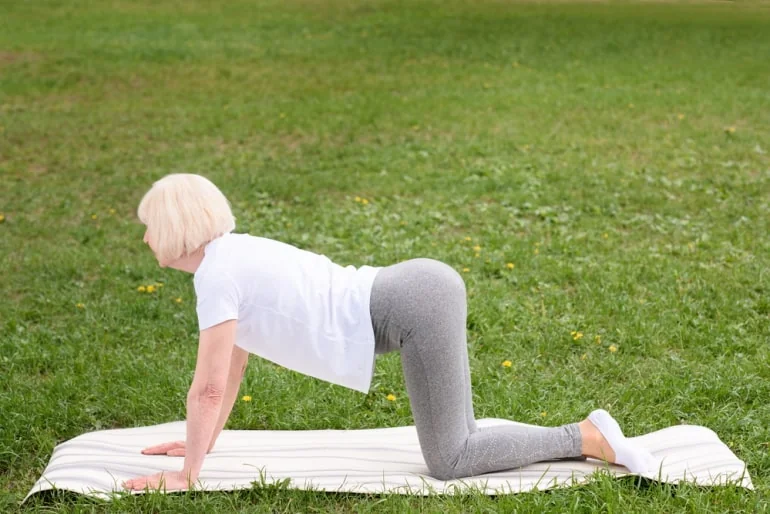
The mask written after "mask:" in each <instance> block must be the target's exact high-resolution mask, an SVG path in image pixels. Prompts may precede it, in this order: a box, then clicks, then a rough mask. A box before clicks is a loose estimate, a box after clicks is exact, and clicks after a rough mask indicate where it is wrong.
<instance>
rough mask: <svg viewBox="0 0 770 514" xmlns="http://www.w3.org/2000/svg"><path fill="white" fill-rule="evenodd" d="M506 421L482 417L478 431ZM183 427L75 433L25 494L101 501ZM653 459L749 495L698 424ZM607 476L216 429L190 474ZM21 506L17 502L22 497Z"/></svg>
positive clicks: (268, 477)
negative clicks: (430, 465)
mask: <svg viewBox="0 0 770 514" xmlns="http://www.w3.org/2000/svg"><path fill="white" fill-rule="evenodd" d="M501 423H513V422H511V421H506V420H497V419H485V420H480V421H479V426H481V427H484V426H490V425H495V424H501ZM184 432H185V424H184V422H174V423H166V424H163V425H155V426H148V427H140V428H127V429H117V430H104V431H100V432H91V433H87V434H83V435H81V436H78V437H75V438H74V439H71V440H70V441H67V442H65V443H62V444H60V445H59V446H57V447H56V448H55V449H54V452H53V456H52V457H51V461H50V462H49V463H48V466H47V467H46V469H45V471H44V473H43V476H42V477H41V478H40V480H38V481H37V483H36V484H35V485H34V487H33V488H32V490H31V491H30V493H29V494H28V495H27V498H29V496H31V495H32V494H35V493H37V492H40V491H44V490H47V489H54V488H56V489H63V490H69V491H74V492H77V493H82V494H86V495H89V496H94V497H102V498H109V497H110V496H111V494H110V493H111V491H120V490H121V488H120V483H121V482H122V481H123V480H125V479H128V478H133V477H138V476H142V475H148V474H152V473H157V472H158V471H163V470H179V469H181V467H182V462H183V461H182V458H180V457H167V456H145V455H141V454H140V453H139V452H140V450H141V449H142V448H144V447H146V446H150V445H154V444H158V443H163V442H167V441H173V440H178V439H184ZM634 440H636V441H638V442H639V443H640V444H641V445H642V446H644V447H646V448H648V449H649V450H650V451H651V452H652V453H653V454H654V455H656V456H657V457H662V458H663V459H664V460H663V466H662V469H661V472H660V473H654V474H652V473H651V474H649V475H645V476H646V477H647V478H650V479H653V480H660V481H665V482H670V483H677V482H680V481H687V482H691V483H696V484H698V485H704V486H714V485H725V484H735V485H739V486H742V487H745V488H747V489H753V486H752V484H751V478H750V477H749V474H748V472H747V470H746V466H745V464H744V463H743V462H742V461H741V460H740V459H738V458H737V457H736V456H735V455H734V454H733V452H732V451H730V449H729V448H728V447H727V446H726V445H725V444H724V443H722V441H720V440H719V437H718V436H717V435H716V434H715V433H714V432H713V431H711V430H709V429H708V428H704V427H699V426H693V425H679V426H674V427H670V428H666V429H664V430H659V431H657V432H653V433H650V434H646V435H643V436H640V437H636V438H634ZM601 469H604V470H609V472H611V473H612V474H614V475H616V476H624V475H628V474H629V473H628V471H627V470H626V469H625V468H622V467H619V466H607V465H606V464H604V463H602V462H599V461H594V460H587V461H567V460H564V461H561V460H560V461H550V462H541V463H537V464H532V465H530V466H526V467H523V468H519V469H514V470H510V471H505V472H499V473H489V474H487V475H482V476H478V477H473V478H466V479H463V480H450V481H446V482H445V481H441V480H435V479H433V478H431V477H430V476H428V475H427V472H428V469H427V467H426V465H425V461H424V460H423V458H422V454H421V453H420V447H419V444H418V441H417V432H416V431H415V429H414V427H396V428H380V429H371V430H306V431H249V430H226V431H224V432H223V433H222V434H221V435H220V437H219V440H218V441H217V444H216V447H215V448H214V451H213V452H212V453H210V454H209V455H208V456H207V457H206V460H205V462H204V465H203V470H202V472H201V474H200V480H201V483H202V488H203V489H206V490H234V489H244V488H249V487H251V484H252V482H255V481H256V482H260V481H261V480H264V483H272V482H273V481H278V480H283V479H287V478H288V479H290V480H291V484H290V486H289V487H293V488H299V489H314V490H320V491H339V492H342V491H348V492H356V493H383V492H387V493H399V494H419V495H425V494H431V493H447V494H452V493H455V492H459V491H460V490H463V489H465V488H472V489H474V490H477V491H480V492H483V493H486V494H510V493H518V492H524V491H531V490H535V489H540V490H542V489H549V488H552V487H569V486H573V485H579V484H581V483H585V482H587V481H588V480H590V479H591V476H590V475H591V474H592V473H594V472H595V471H597V470H601ZM25 500H26V498H25Z"/></svg>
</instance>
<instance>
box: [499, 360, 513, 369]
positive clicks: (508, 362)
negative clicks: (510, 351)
mask: <svg viewBox="0 0 770 514" xmlns="http://www.w3.org/2000/svg"><path fill="white" fill-rule="evenodd" d="M512 365H513V363H511V361H503V363H502V364H501V366H502V367H504V368H510V367H511V366H512Z"/></svg>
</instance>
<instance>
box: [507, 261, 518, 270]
mask: <svg viewBox="0 0 770 514" xmlns="http://www.w3.org/2000/svg"><path fill="white" fill-rule="evenodd" d="M505 267H506V268H508V269H513V268H515V267H516V265H515V264H513V263H512V262H509V263H508V264H506V265H505Z"/></svg>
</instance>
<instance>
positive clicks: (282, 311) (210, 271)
mask: <svg viewBox="0 0 770 514" xmlns="http://www.w3.org/2000/svg"><path fill="white" fill-rule="evenodd" d="M138 215H139V219H140V220H141V221H142V223H144V224H145V225H146V232H145V235H144V242H145V243H147V244H148V245H149V246H150V248H151V249H152V251H153V252H154V254H155V256H156V258H157V260H158V263H159V264H160V266H162V267H171V268H174V269H178V270H181V271H186V272H188V273H192V274H194V284H195V292H196V296H197V307H196V310H197V314H198V325H199V329H200V341H199V346H198V357H197V364H196V368H195V374H194V377H193V381H192V385H191V387H190V391H189V393H188V395H187V433H186V441H176V442H170V443H166V444H161V445H158V446H154V447H151V448H146V449H145V450H143V452H142V453H144V454H146V455H159V454H167V455H177V456H184V465H183V468H182V470H181V471H173V472H172V471H168V472H163V473H158V474H156V475H152V476H147V477H141V478H136V479H133V480H128V481H127V482H125V483H124V487H125V488H127V489H134V490H142V489H145V488H157V487H160V486H163V487H165V488H166V489H169V490H176V489H186V488H188V487H191V486H192V485H193V484H194V483H195V482H196V481H197V479H198V475H199V472H200V470H201V466H202V464H203V460H204V458H205V456H206V454H207V453H208V452H209V451H211V449H212V448H213V447H214V443H215V442H216V440H217V437H218V435H219V433H220V432H221V430H222V428H223V427H224V425H225V422H226V421H227V418H228V416H229V415H230V411H231V409H232V406H233V403H234V401H235V398H236V396H237V394H238V388H239V385H240V382H241V379H242V377H243V373H244V370H245V368H246V362H247V358H248V355H249V353H254V354H257V355H260V356H262V357H264V358H266V359H269V360H271V361H273V362H275V363H277V364H280V365H282V366H285V367H287V368H290V369H293V370H295V371H299V372H301V373H305V374H307V375H310V376H313V377H316V378H319V379H322V380H326V381H329V382H332V383H335V384H339V385H342V386H346V387H349V388H352V389H355V390H358V391H361V392H363V393H366V392H367V391H368V390H369V386H370V382H371V378H372V372H373V366H374V359H375V355H376V354H383V353H387V352H391V351H400V352H401V361H402V364H403V369H404V378H405V381H406V388H407V392H408V394H409V400H410V403H411V407H412V414H413V416H414V421H415V425H416V427H417V434H418V436H419V441H420V447H421V449H422V453H423V456H424V458H425V462H426V463H427V465H428V468H429V470H430V473H431V474H432V475H433V476H434V477H435V478H438V479H442V480H446V479H452V478H462V477H467V476H471V475H479V474H483V473H488V472H493V471H500V470H504V469H511V468H517V467H520V466H524V465H526V464H530V463H532V462H538V461H543V460H551V459H559V458H572V457H580V456H588V457H594V458H599V459H604V460H606V461H608V462H614V463H618V464H620V465H623V466H626V467H627V468H628V469H629V470H630V471H632V472H635V473H644V472H647V471H655V465H656V461H655V459H654V458H653V457H652V455H651V454H650V453H649V452H647V451H645V450H643V449H641V448H637V447H635V446H634V445H632V444H631V443H630V442H629V441H627V440H626V439H625V437H624V436H623V433H622V432H621V430H620V427H619V426H618V424H617V423H616V422H615V420H614V419H613V418H612V417H611V416H610V415H609V414H608V413H607V412H605V411H602V410H597V411H594V412H592V413H591V414H590V415H589V416H588V418H586V419H584V420H583V421H581V422H579V423H574V424H570V425H565V426H561V427H555V428H545V427H526V426H525V427H522V426H515V425H514V426H497V427H491V428H485V429H479V428H477V427H476V421H475V419H474V415H473V405H472V400H471V399H472V396H471V380H470V372H469V367H468V353H467V347H466V334H465V330H466V326H465V322H466V314H467V304H466V295H465V285H464V283H463V280H462V278H461V277H460V276H459V275H458V274H457V273H456V272H455V271H454V270H453V269H452V268H450V267H449V266H447V265H445V264H443V263H440V262H438V261H434V260H430V259H414V260H410V261H406V262H402V263H400V264H395V265H393V266H388V267H383V268H375V267H369V266H363V267H361V268H358V269H356V268H354V267H352V266H348V267H342V266H339V265H337V264H335V263H333V262H332V261H330V260H329V259H328V258H326V257H325V256H322V255H317V254H314V253H311V252H308V251H304V250H300V249H298V248H295V247H293V246H290V245H287V244H284V243H280V242H278V241H273V240H269V239H265V238H259V237H253V236H250V235H247V234H233V233H232V231H233V229H234V228H235V221H234V218H233V215H232V212H231V210H230V206H229V203H228V201H227V199H226V198H225V197H224V195H223V194H222V192H221V191H220V190H219V189H217V187H216V186H215V185H214V184H212V183H211V182H210V181H208V180H207V179H205V178H203V177H201V176H198V175H187V174H178V175H169V176H166V177H165V178H163V179H161V180H159V181H158V182H156V183H155V184H154V185H153V186H152V188H151V189H150V190H149V191H148V192H147V194H146V195H145V196H144V198H143V199H142V201H141V203H140V205H139V209H138Z"/></svg>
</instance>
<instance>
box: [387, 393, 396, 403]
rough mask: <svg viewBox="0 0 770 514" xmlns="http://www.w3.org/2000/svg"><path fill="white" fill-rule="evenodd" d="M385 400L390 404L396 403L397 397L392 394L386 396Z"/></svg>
mask: <svg viewBox="0 0 770 514" xmlns="http://www.w3.org/2000/svg"><path fill="white" fill-rule="evenodd" d="M385 399H386V400H388V401H389V402H395V401H396V395H395V394H392V393H391V394H389V395H388V396H386V397H385Z"/></svg>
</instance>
